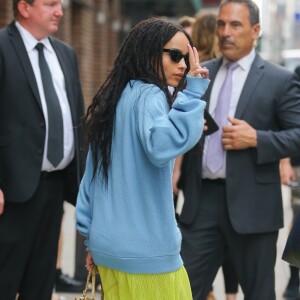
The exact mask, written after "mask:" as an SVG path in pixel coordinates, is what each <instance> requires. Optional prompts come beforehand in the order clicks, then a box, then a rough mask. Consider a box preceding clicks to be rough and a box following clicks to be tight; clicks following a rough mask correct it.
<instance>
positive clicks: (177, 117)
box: [136, 76, 209, 167]
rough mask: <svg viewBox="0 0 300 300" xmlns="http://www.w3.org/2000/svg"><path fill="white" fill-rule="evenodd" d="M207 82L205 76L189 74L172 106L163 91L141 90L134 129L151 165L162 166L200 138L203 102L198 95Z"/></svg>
mask: <svg viewBox="0 0 300 300" xmlns="http://www.w3.org/2000/svg"><path fill="white" fill-rule="evenodd" d="M208 84H209V80H208V79H203V78H196V77H189V76H188V78H187V87H186V90H184V91H183V92H179V93H178V95H177V97H176V99H175V101H174V103H173V105H172V107H171V109H170V108H169V106H168V104H167V100H166V97H165V94H164V93H163V92H162V91H161V90H158V88H152V89H150V90H149V87H148V91H147V92H146V91H143V92H142V94H141V97H140V98H141V99H139V100H138V101H137V102H138V104H137V107H138V109H137V110H136V111H137V130H138V135H139V138H140V140H141V143H142V145H143V148H144V150H145V152H146V154H147V156H148V158H149V160H150V161H151V162H152V163H153V164H154V165H156V166H158V167H162V166H164V165H165V164H166V163H168V162H169V161H170V160H172V159H174V158H175V157H177V156H179V155H181V154H183V153H185V152H187V151H188V150H189V149H191V148H192V147H193V146H194V145H195V144H196V143H197V142H198V141H199V139H200V137H201V134H202V132H203V126H204V118H203V113H204V108H205V105H206V103H205V102H204V101H202V100H200V98H201V97H202V95H203V94H204V93H205V91H206V89H207V86H208ZM145 90H147V88H146V89H145Z"/></svg>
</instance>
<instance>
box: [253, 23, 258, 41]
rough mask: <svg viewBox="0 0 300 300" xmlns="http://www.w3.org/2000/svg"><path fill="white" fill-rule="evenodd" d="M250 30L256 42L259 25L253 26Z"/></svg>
mask: <svg viewBox="0 0 300 300" xmlns="http://www.w3.org/2000/svg"><path fill="white" fill-rule="evenodd" d="M252 30H253V38H254V39H255V40H257V39H258V38H259V33H260V24H259V23H257V24H255V25H254V26H253V28H252Z"/></svg>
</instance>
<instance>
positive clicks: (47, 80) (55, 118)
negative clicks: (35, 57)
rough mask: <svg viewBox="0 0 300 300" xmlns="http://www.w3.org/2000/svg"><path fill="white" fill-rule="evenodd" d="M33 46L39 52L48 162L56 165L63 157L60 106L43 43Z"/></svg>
mask: <svg viewBox="0 0 300 300" xmlns="http://www.w3.org/2000/svg"><path fill="white" fill-rule="evenodd" d="M35 48H36V49H37V51H38V53H39V66H40V72H41V77H42V82H43V87H44V94H45V99H46V103H47V111H48V152H47V158H48V160H49V162H50V163H51V164H52V165H53V166H54V167H57V166H58V164H59V163H60V162H61V161H62V159H63V157H64V149H63V142H64V136H63V134H64V130H63V118H62V112H61V107H60V104H59V100H58V97H57V94H56V92H55V89H54V85H53V80H52V76H51V73H50V70H49V66H48V64H47V62H46V59H45V56H44V45H43V44H42V43H38V44H37V45H36V46H35Z"/></svg>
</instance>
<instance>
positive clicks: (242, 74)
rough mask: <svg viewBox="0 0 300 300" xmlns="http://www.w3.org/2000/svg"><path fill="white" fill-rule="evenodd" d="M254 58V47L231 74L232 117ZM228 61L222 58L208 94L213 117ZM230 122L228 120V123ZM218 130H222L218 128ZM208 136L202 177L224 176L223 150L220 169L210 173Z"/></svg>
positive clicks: (208, 137) (214, 177)
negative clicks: (208, 166) (207, 163)
mask: <svg viewBox="0 0 300 300" xmlns="http://www.w3.org/2000/svg"><path fill="white" fill-rule="evenodd" d="M254 58H255V50H254V48H253V49H252V51H251V52H250V53H249V54H248V55H246V56H244V57H243V58H242V59H240V60H239V61H238V64H239V66H238V67H237V68H236V69H235V70H234V71H233V74H232V93H231V99H230V107H229V115H228V116H229V117H234V115H235V111H236V107H237V105H238V101H239V98H240V95H241V93H242V89H243V87H244V84H245V81H246V79H247V76H248V74H249V71H250V68H251V65H252V63H253V61H254ZM227 63H228V60H226V59H225V58H224V59H223V63H222V65H221V67H220V69H219V71H218V73H217V75H216V78H215V81H214V84H213V87H212V91H211V96H210V101H209V113H210V114H211V115H212V116H213V117H214V115H215V109H216V106H217V101H218V96H219V93H220V89H221V86H222V84H223V82H224V80H225V77H226V73H227V67H226V64H227ZM229 124H230V122H229V121H228V125H229ZM219 130H222V128H220V129H219ZM209 139H210V136H207V137H206V138H205V143H204V149H203V162H202V178H209V179H217V178H226V154H227V152H226V151H225V153H224V155H225V159H224V165H223V166H222V168H221V169H220V170H218V171H217V172H216V173H212V172H211V171H210V170H209V169H208V168H207V165H206V161H207V156H208V155H209V153H207V145H208V142H209Z"/></svg>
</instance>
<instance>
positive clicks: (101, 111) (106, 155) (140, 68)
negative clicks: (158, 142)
mask: <svg viewBox="0 0 300 300" xmlns="http://www.w3.org/2000/svg"><path fill="white" fill-rule="evenodd" d="M177 32H183V33H184V34H185V35H186V37H187V38H188V40H189V42H190V44H191V45H192V41H191V38H190V37H189V36H188V34H187V33H186V32H185V31H184V30H183V28H182V27H181V26H180V25H177V24H174V23H171V22H166V21H163V20H161V19H157V18H151V19H147V20H144V21H141V22H140V23H138V24H137V25H136V26H134V27H133V28H132V29H131V31H130V32H129V34H128V36H127V37H126V39H125V40H124V42H123V44H122V46H121V48H120V51H119V53H118V55H117V58H116V60H115V62H114V65H113V68H112V70H111V72H110V73H109V75H108V77H107V78H106V80H105V81H104V83H103V84H102V85H101V87H100V89H99V90H98V92H97V93H96V95H95V96H94V98H93V99H92V103H91V105H90V106H89V107H88V110H87V114H86V117H85V121H86V123H87V130H88V142H89V143H90V146H91V151H92V157H93V163H94V170H93V175H94V176H95V174H96V172H97V169H98V164H99V161H101V162H100V168H99V170H102V172H103V175H104V178H105V182H106V183H107V182H108V167H109V164H110V159H111V144H112V133H113V127H114V120H115V114H116V107H117V103H118V101H119V99H120V97H121V94H122V92H123V90H124V88H125V86H126V85H127V83H128V82H129V81H130V80H142V81H144V82H146V83H151V84H155V85H157V86H158V87H159V88H160V89H161V90H163V91H164V93H165V95H166V98H167V101H168V103H169V105H170V106H171V105H172V102H173V99H174V98H175V97H176V94H177V92H178V91H180V90H182V89H183V88H184V84H185V79H186V76H184V77H183V79H182V80H181V81H180V83H179V85H178V87H177V88H176V90H175V93H174V94H173V95H171V94H170V92H169V90H168V86H167V81H166V77H165V73H164V70H163V65H162V49H163V47H164V45H165V44H166V43H167V42H168V41H169V40H170V39H171V38H172V37H173V36H174V35H175V34H176V33H177ZM188 71H189V65H188V66H187V69H186V71H185V75H186V74H187V72H188ZM159 74H162V76H161V77H162V80H160V79H159ZM100 157H101V160H100Z"/></svg>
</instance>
